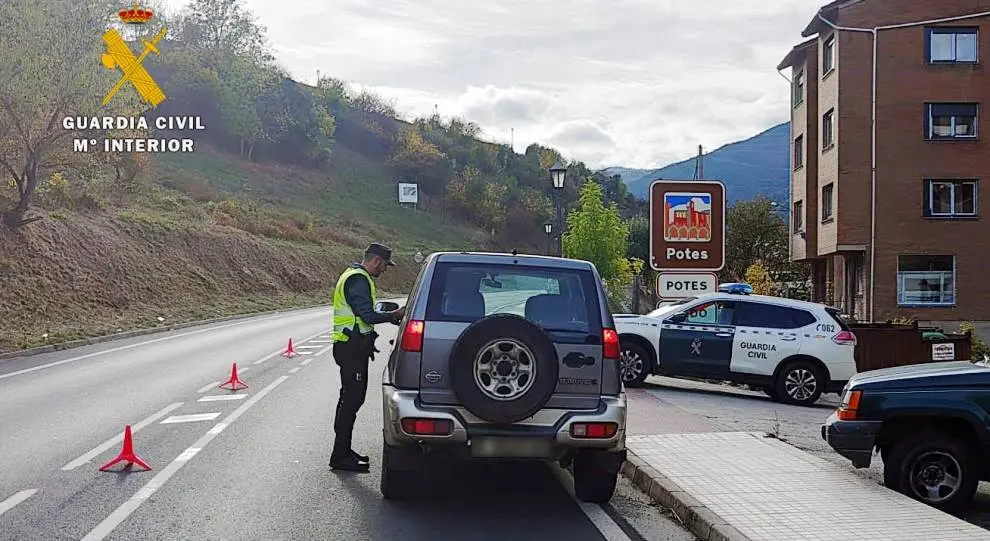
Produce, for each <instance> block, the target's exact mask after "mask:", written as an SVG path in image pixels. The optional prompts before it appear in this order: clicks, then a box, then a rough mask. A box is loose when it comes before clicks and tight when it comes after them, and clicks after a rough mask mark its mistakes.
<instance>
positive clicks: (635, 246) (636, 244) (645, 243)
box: [626, 216, 650, 272]
mask: <svg viewBox="0 0 990 541" xmlns="http://www.w3.org/2000/svg"><path fill="white" fill-rule="evenodd" d="M626 245H627V248H626V253H627V254H628V255H629V257H635V258H636V259H639V260H640V261H643V262H644V266H643V272H648V271H649V270H650V266H649V265H646V264H645V263H646V262H647V261H649V260H650V220H649V218H647V217H646V216H634V217H633V218H632V219H631V220H629V240H628V241H627V244H626Z"/></svg>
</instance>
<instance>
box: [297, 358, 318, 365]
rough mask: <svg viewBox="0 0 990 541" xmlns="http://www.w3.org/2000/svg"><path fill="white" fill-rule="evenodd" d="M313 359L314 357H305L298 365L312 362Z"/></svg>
mask: <svg viewBox="0 0 990 541" xmlns="http://www.w3.org/2000/svg"><path fill="white" fill-rule="evenodd" d="M313 359H315V357H310V358H308V359H306V360H305V361H303V362H301V363H299V366H306V365H307V364H309V363H311V362H313Z"/></svg>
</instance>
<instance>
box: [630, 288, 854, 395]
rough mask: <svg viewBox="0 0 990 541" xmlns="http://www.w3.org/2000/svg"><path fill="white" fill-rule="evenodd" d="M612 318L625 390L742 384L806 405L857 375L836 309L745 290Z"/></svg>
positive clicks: (849, 341) (850, 342)
mask: <svg viewBox="0 0 990 541" xmlns="http://www.w3.org/2000/svg"><path fill="white" fill-rule="evenodd" d="M613 317H614V319H615V326H616V331H617V332H618V334H619V342H620V344H621V354H620V366H621V373H622V380H623V383H624V384H625V385H626V386H627V387H636V386H639V385H641V384H642V383H643V381H644V380H645V379H646V377H647V376H649V375H650V374H658V375H664V376H686V377H694V378H704V379H714V380H723V381H732V382H736V383H745V384H748V385H753V386H757V387H760V388H762V389H763V391H764V392H765V393H766V394H767V395H769V396H770V397H771V398H773V399H774V400H776V401H779V402H784V403H789V404H798V405H811V404H814V403H815V401H817V400H818V398H819V397H820V396H821V395H822V393H823V392H828V393H839V392H841V391H842V388H843V387H844V386H845V384H846V382H847V381H848V380H849V378H851V377H852V376H853V375H854V374H856V361H855V360H854V358H853V351H854V349H855V346H856V335H855V334H853V333H852V331H851V330H850V329H849V327H848V326H847V325H846V323H845V322H844V321H843V320H842V318H841V316H840V314H839V311H838V310H836V309H834V308H831V307H828V306H825V305H822V304H816V303H811V302H804V301H796V300H791V299H784V298H780V297H770V296H764V295H754V294H753V289H752V287H750V286H749V285H748V284H722V285H720V286H719V292H718V293H708V294H704V295H698V296H696V297H690V298H687V299H683V300H680V301H677V302H676V303H674V304H671V305H667V306H662V307H660V308H658V309H657V310H655V311H653V312H651V313H649V314H646V315H634V314H615V315H614V316H613Z"/></svg>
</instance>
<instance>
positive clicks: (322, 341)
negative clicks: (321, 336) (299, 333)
mask: <svg viewBox="0 0 990 541" xmlns="http://www.w3.org/2000/svg"><path fill="white" fill-rule="evenodd" d="M331 342H333V340H329V339H327V340H310V341H309V343H310V344H329V343H331Z"/></svg>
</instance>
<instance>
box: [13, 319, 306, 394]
mask: <svg viewBox="0 0 990 541" xmlns="http://www.w3.org/2000/svg"><path fill="white" fill-rule="evenodd" d="M280 317H285V314H278V315H274V316H270V317H266V318H261V319H251V320H248V321H239V322H237V323H229V324H227V325H220V326H219V327H210V328H209V329H199V330H198V331H190V332H184V333H179V334H176V335H173V336H163V337H162V338H155V339H154V340H146V341H144V342H138V343H137V344H129V345H126V346H119V347H115V348H111V349H105V350H103V351H94V352H93V353H87V354H85V355H80V356H78V357H72V358H70V359H62V360H61V361H55V362H53V363H48V364H43V365H40V366H34V367H31V368H25V369H24V370H18V371H16V372H11V373H9V374H2V375H0V379H6V378H12V377H14V376H19V375H21V374H28V373H31V372H35V371H37V370H44V369H45V368H52V367H55V366H61V365H63V364H68V363H74V362H76V361H81V360H83V359H91V358H93V357H98V356H100V355H106V354H107V353H116V352H118V351H126V350H128V349H134V348H137V347H141V346H147V345H149V344H157V343H159V342H164V341H166V340H175V339H176V338H183V337H185V336H192V335H194V334H202V333H204V332H210V331H217V330H220V329H227V328H230V327H237V326H239V325H247V324H249V323H258V322H259V321H268V320H269V319H275V318H280ZM318 334H322V331H321V333H318ZM313 336H316V335H313Z"/></svg>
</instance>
